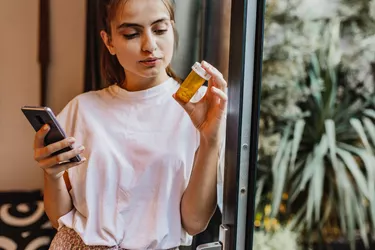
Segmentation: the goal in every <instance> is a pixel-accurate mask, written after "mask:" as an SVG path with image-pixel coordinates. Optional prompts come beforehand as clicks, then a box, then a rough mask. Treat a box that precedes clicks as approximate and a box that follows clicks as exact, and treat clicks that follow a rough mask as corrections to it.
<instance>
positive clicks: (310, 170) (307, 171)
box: [289, 153, 314, 202]
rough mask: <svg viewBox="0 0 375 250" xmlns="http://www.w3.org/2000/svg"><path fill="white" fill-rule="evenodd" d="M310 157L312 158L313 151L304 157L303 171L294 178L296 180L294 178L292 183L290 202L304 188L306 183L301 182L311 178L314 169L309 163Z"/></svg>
mask: <svg viewBox="0 0 375 250" xmlns="http://www.w3.org/2000/svg"><path fill="white" fill-rule="evenodd" d="M312 159H313V153H310V154H309V155H308V156H307V159H306V163H305V168H304V173H303V174H301V175H299V176H298V177H297V178H296V180H294V182H293V183H292V193H291V195H290V198H289V201H290V202H293V201H294V200H295V199H296V198H297V196H298V195H299V194H300V193H301V191H302V190H303V189H305V185H306V183H303V182H307V181H308V180H309V179H310V178H311V176H312V174H313V171H314V166H313V165H311V161H312ZM305 178H306V180H305ZM297 186H298V187H297Z"/></svg>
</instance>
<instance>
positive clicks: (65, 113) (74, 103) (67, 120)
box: [57, 98, 78, 137]
mask: <svg viewBox="0 0 375 250" xmlns="http://www.w3.org/2000/svg"><path fill="white" fill-rule="evenodd" d="M57 121H58V122H59V124H60V126H61V128H62V129H63V130H64V132H65V134H66V136H67V137H71V136H74V134H75V130H76V127H77V123H78V100H77V98H75V99H73V100H71V101H70V102H69V103H68V104H67V105H66V106H65V107H64V108H63V110H62V111H61V112H60V113H59V114H58V115H57Z"/></svg>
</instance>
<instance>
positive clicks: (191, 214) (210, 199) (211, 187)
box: [181, 141, 219, 235]
mask: <svg viewBox="0 0 375 250" xmlns="http://www.w3.org/2000/svg"><path fill="white" fill-rule="evenodd" d="M218 161H219V146H218V145H216V144H210V143H208V142H205V141H201V144H200V147H199V149H198V150H197V152H196V155H195V160H194V166H193V171H192V174H191V177H190V181H189V184H188V187H187V188H186V190H185V192H184V194H183V196H182V200H181V218H182V225H183V227H184V229H185V230H186V231H187V232H188V233H189V234H190V235H196V234H198V233H200V232H202V231H204V230H205V229H206V228H207V225H208V223H209V221H210V219H211V217H212V215H213V213H214V212H215V209H216V205H217V201H216V198H217V191H216V181H217V166H218Z"/></svg>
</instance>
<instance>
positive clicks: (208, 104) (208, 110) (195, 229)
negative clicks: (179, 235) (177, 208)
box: [174, 61, 228, 235]
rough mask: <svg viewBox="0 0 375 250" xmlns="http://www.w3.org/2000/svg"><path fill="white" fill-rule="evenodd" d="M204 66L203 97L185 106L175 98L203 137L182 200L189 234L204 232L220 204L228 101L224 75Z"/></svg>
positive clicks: (185, 224) (183, 217)
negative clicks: (221, 156)
mask: <svg viewBox="0 0 375 250" xmlns="http://www.w3.org/2000/svg"><path fill="white" fill-rule="evenodd" d="M202 66H203V68H204V69H205V70H206V71H207V72H208V73H209V74H210V75H211V79H210V80H209V81H208V88H207V91H206V94H205V95H204V96H203V98H202V99H201V100H200V101H199V102H197V103H192V102H188V103H183V102H182V101H181V100H179V99H178V98H176V96H174V97H175V99H176V101H177V102H178V103H180V105H181V106H182V107H183V108H184V109H185V111H186V112H187V113H188V115H189V116H190V118H191V121H192V122H193V124H194V126H195V127H196V128H197V130H198V131H199V135H200V145H199V148H198V150H197V152H196V155H195V158H194V165H193V170H192V174H191V176H190V181H189V184H188V186H187V188H186V190H185V192H184V194H183V196H182V200H181V220H182V224H183V227H184V228H185V230H186V231H187V232H188V233H189V234H190V235H195V234H198V233H200V232H201V231H203V230H205V228H206V227H207V225H208V222H209V221H210V219H211V217H212V215H213V213H214V211H215V208H216V205H217V201H216V199H217V191H216V188H217V168H218V162H219V154H220V145H222V143H223V141H224V137H225V133H223V132H224V131H225V125H226V123H225V121H226V106H227V99H228V97H227V94H226V86H227V82H226V81H225V80H224V78H223V75H222V74H221V73H220V72H219V71H218V70H217V69H216V68H214V67H213V66H212V65H210V64H208V63H206V62H204V61H203V62H202Z"/></svg>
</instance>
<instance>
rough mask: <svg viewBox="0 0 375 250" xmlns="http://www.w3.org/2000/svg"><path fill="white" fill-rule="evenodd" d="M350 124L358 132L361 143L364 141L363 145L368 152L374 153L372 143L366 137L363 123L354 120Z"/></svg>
mask: <svg viewBox="0 0 375 250" xmlns="http://www.w3.org/2000/svg"><path fill="white" fill-rule="evenodd" d="M350 124H351V125H352V126H353V128H354V129H355V130H356V131H357V133H358V135H359V137H360V138H361V141H362V143H363V145H364V146H365V148H366V150H367V151H368V152H372V149H371V146H370V143H369V141H368V140H367V136H366V133H365V130H364V128H363V126H362V123H361V122H360V121H359V120H358V119H355V118H352V119H350Z"/></svg>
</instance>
